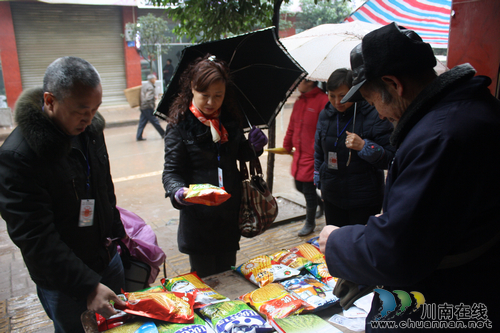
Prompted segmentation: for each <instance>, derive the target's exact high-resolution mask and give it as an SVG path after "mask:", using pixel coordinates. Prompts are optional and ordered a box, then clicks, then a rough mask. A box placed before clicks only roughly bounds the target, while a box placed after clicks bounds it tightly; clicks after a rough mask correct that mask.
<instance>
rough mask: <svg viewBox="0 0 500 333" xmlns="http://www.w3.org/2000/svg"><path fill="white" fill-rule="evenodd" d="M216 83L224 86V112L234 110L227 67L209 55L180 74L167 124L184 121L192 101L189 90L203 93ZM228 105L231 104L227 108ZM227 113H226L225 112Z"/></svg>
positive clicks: (221, 61) (191, 94) (224, 63)
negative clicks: (220, 82)
mask: <svg viewBox="0 0 500 333" xmlns="http://www.w3.org/2000/svg"><path fill="white" fill-rule="evenodd" d="M217 81H222V82H224V83H225V85H226V96H225V98H224V102H223V104H222V105H223V106H226V107H225V108H224V109H225V110H231V111H233V110H235V109H234V104H233V103H232V100H233V94H232V91H231V89H229V88H230V83H231V76H230V71H229V67H228V66H227V64H226V62H224V61H223V60H219V59H217V58H215V56H213V55H211V54H207V55H205V56H204V57H200V58H197V59H196V60H194V61H193V63H191V64H190V65H189V66H188V68H187V69H186V70H185V71H184V73H183V74H182V76H181V78H180V81H179V86H180V88H179V93H178V95H177V97H175V99H174V101H173V102H172V105H171V106H170V110H169V115H168V118H167V120H168V122H170V123H174V124H176V123H178V122H179V121H181V120H182V119H184V114H185V113H186V111H188V109H189V105H190V104H191V101H192V99H193V93H192V91H191V89H195V90H196V91H199V92H203V91H206V90H207V89H208V87H209V86H210V85H211V84H212V83H214V82H217ZM228 104H231V106H230V107H229V105H228ZM226 112H227V111H226Z"/></svg>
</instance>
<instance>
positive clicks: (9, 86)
mask: <svg viewBox="0 0 500 333" xmlns="http://www.w3.org/2000/svg"><path fill="white" fill-rule="evenodd" d="M0 57H1V59H2V71H3V82H4V84H5V93H6V95H7V104H8V105H9V107H10V108H14V104H15V103H16V101H17V98H18V97H19V95H20V94H21V92H22V91H23V85H22V82H21V71H20V69H19V59H18V58H17V45H16V36H15V34H14V24H13V23H12V13H11V11H10V3H9V2H4V1H0Z"/></svg>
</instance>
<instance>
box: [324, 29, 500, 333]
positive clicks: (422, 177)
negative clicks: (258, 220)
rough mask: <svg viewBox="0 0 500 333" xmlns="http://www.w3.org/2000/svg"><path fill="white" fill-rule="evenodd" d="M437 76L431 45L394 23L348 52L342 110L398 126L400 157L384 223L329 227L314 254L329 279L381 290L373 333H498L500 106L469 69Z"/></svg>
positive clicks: (484, 80) (395, 139) (376, 219)
mask: <svg viewBox="0 0 500 333" xmlns="http://www.w3.org/2000/svg"><path fill="white" fill-rule="evenodd" d="M435 65H436V59H435V56H434V53H433V51H432V49H431V47H430V45H429V44H427V43H424V42H423V41H422V39H421V38H420V36H418V35H417V34H416V33H415V32H414V31H412V30H408V29H405V28H403V27H399V26H398V25H397V24H395V23H392V24H389V25H386V26H384V27H381V28H379V29H377V30H374V31H372V32H370V33H368V34H367V35H366V36H365V37H364V38H363V40H362V43H361V45H360V46H357V47H356V48H354V49H353V51H352V52H351V66H352V69H353V72H354V74H355V78H354V80H353V87H352V88H351V90H350V91H349V92H348V93H347V94H346V95H345V97H344V98H343V99H342V102H349V101H355V100H356V99H357V98H359V97H360V96H363V98H364V99H365V100H366V101H367V102H368V103H369V104H371V105H374V106H375V107H376V109H377V111H378V113H379V116H380V117H381V118H386V119H388V120H390V121H391V122H393V123H395V124H396V127H395V130H394V133H393V134H392V136H391V144H392V145H393V146H395V147H396V148H397V149H398V150H397V152H396V155H395V157H394V160H393V161H392V163H391V166H390V169H389V172H388V175H387V181H386V188H385V194H384V203H383V207H382V209H383V214H381V215H380V216H371V217H370V218H369V219H368V221H367V223H366V225H352V226H346V227H341V228H337V227H335V226H326V227H325V228H324V229H323V231H322V232H321V234H320V238H319V244H320V247H321V249H322V252H323V253H325V258H326V263H327V265H328V270H329V272H330V274H331V275H333V276H336V277H339V278H343V279H345V280H348V281H352V282H354V283H356V284H358V285H364V286H379V287H378V288H377V289H375V292H376V293H375V296H374V298H373V302H372V307H371V311H370V313H369V314H368V317H367V320H366V332H367V333H368V332H390V333H394V332H405V333H406V332H425V331H429V332H455V331H459V332H464V331H470V332H477V328H489V329H490V330H491V329H493V331H498V328H499V327H500V326H499V325H500V304H499V302H498V295H499V289H500V288H499V285H498V274H497V273H496V271H495V270H494V269H493V268H494V267H498V265H499V264H500V257H499V256H498V252H499V250H500V242H499V240H500V223H499V222H500V217H499V214H498V207H499V202H500V191H499V188H500V173H499V172H498V165H499V164H500V156H499V154H498V147H500V136H499V135H498V128H500V101H499V100H498V99H496V98H495V97H494V96H492V95H491V93H490V91H489V89H488V86H489V85H490V84H491V79H490V78H488V77H485V76H480V75H479V76H476V75H475V73H476V71H475V70H474V68H473V67H472V66H471V65H469V64H462V65H458V66H456V67H454V68H452V69H450V70H449V71H447V72H445V73H443V74H441V75H440V76H437V75H436V73H435V72H434V69H433V68H434V66H435ZM358 91H359V93H360V94H361V95H360V94H358V93H357V92H358ZM355 291H357V290H355ZM396 295H398V296H396ZM401 295H406V296H408V297H407V298H406V299H407V300H408V302H407V303H406V305H404V306H403V305H402V304H403V303H405V302H406V301H403V298H401V297H400V296H401ZM410 295H412V296H410ZM395 297H396V298H398V299H399V300H398V301H397V302H398V305H399V303H401V306H398V307H397V308H396V298H395ZM403 297H405V296H403ZM412 298H414V300H413V299H412ZM391 301H394V306H395V307H394V308H391ZM399 301H401V302H399ZM410 303H411V304H412V305H411V306H409V305H410ZM436 309H437V310H436ZM445 309H446V310H445ZM448 310H450V311H449V312H447V315H445V312H446V311H448ZM463 328H469V329H468V330H467V329H465V330H464V329H463ZM427 329H429V330H427ZM454 329H456V330H454Z"/></svg>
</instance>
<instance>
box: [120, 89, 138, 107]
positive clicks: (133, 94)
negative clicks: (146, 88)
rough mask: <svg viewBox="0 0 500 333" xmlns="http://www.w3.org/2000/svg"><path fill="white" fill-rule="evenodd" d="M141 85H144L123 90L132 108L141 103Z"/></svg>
mask: <svg viewBox="0 0 500 333" xmlns="http://www.w3.org/2000/svg"><path fill="white" fill-rule="evenodd" d="M141 87H142V85H141V86H136V87H132V88H127V89H125V90H123V92H124V93H125V97H126V98H127V102H128V104H129V105H130V107H131V108H135V107H137V106H140V105H141Z"/></svg>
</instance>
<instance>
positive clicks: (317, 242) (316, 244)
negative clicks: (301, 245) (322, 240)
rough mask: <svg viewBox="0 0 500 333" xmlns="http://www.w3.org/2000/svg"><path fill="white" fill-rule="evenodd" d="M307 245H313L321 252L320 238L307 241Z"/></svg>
mask: <svg viewBox="0 0 500 333" xmlns="http://www.w3.org/2000/svg"><path fill="white" fill-rule="evenodd" d="M307 243H309V244H311V245H312V246H314V247H315V248H317V249H318V250H319V236H316V237H313V238H311V239H309V240H308V241H307Z"/></svg>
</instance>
